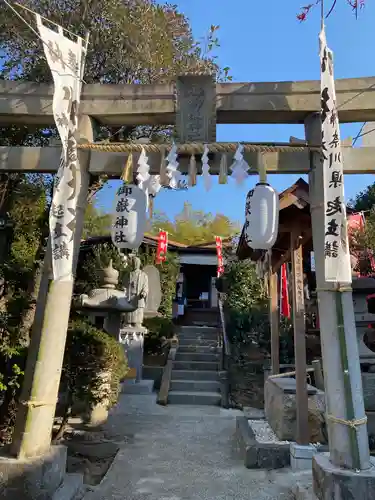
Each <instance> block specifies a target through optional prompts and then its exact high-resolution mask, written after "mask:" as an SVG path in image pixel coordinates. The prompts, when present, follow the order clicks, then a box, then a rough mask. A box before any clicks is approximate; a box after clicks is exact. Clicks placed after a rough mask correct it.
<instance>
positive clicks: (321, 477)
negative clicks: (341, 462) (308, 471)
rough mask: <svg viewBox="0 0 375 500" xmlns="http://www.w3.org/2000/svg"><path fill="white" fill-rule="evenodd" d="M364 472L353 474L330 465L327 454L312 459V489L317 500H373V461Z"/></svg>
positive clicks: (374, 486) (374, 468)
mask: <svg viewBox="0 0 375 500" xmlns="http://www.w3.org/2000/svg"><path fill="white" fill-rule="evenodd" d="M371 463H372V467H371V469H368V470H366V471H360V472H355V471H353V470H347V469H341V468H339V467H336V466H334V465H332V463H331V462H330V460H329V454H328V453H319V454H316V455H314V457H313V488H314V493H315V495H316V496H317V498H318V500H357V499H360V500H373V498H374V495H375V493H374V492H375V460H374V459H371Z"/></svg>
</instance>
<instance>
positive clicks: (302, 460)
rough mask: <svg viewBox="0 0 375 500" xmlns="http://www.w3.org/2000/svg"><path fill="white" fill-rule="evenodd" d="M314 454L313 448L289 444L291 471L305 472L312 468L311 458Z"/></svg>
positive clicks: (314, 449)
mask: <svg viewBox="0 0 375 500" xmlns="http://www.w3.org/2000/svg"><path fill="white" fill-rule="evenodd" d="M315 453H316V448H315V446H312V445H308V446H302V445H300V444H297V443H290V465H291V467H292V469H293V470H307V469H311V467H312V458H313V456H314V455H315Z"/></svg>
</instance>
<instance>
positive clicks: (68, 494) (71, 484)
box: [50, 474, 83, 500]
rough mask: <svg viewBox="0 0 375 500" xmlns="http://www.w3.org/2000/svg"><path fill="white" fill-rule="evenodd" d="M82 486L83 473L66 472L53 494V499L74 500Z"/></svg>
mask: <svg viewBox="0 0 375 500" xmlns="http://www.w3.org/2000/svg"><path fill="white" fill-rule="evenodd" d="M82 488H83V475H82V474H66V475H65V477H64V481H63V483H62V484H61V486H60V487H59V488H58V489H57V490H56V491H55V493H54V494H53V495H52V500H73V499H74V498H77V496H78V494H79V492H80V491H81V490H82ZM50 498H51V497H50Z"/></svg>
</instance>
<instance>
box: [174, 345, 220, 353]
mask: <svg viewBox="0 0 375 500" xmlns="http://www.w3.org/2000/svg"><path fill="white" fill-rule="evenodd" d="M178 352H179V353H188V352H196V353H208V354H209V353H211V354H219V353H220V349H219V348H218V347H217V346H211V345H181V344H180V345H179V346H178Z"/></svg>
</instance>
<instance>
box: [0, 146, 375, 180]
mask: <svg viewBox="0 0 375 500" xmlns="http://www.w3.org/2000/svg"><path fill="white" fill-rule="evenodd" d="M60 153H61V148H60V147H57V146H56V147H55V146H49V147H45V148H40V147H21V146H20V147H17V146H15V147H7V146H0V171H3V172H4V171H9V172H45V173H47V172H49V173H55V172H56V171H57V167H58V164H59V159H60ZM80 154H81V155H84V156H83V158H84V157H85V155H88V154H90V153H89V152H88V151H81V152H80ZM244 156H245V159H246V161H247V162H248V163H249V165H250V171H249V173H250V174H251V175H258V170H257V164H258V163H257V158H258V154H257V153H247V154H245V155H244ZM262 156H263V159H264V165H265V167H266V169H267V172H268V173H270V174H297V173H300V174H308V172H309V170H310V159H309V153H308V152H307V151H306V152H305V151H302V152H294V153H288V152H286V153H284V152H282V153H280V152H277V153H263V154H262ZM127 157H128V155H127V153H104V152H100V151H92V152H91V160H90V173H91V174H93V175H100V174H107V175H109V176H112V177H120V175H121V173H122V170H123V168H124V165H125V163H126V159H127ZM138 157H139V154H138V153H134V154H133V158H134V165H136V163H137V161H138ZM148 157H149V165H150V167H151V172H152V173H153V174H158V173H159V172H160V154H156V153H149V154H148ZM343 157H344V171H345V173H346V174H370V173H375V147H364V148H343ZM228 161H229V162H231V161H232V155H228ZM179 164H180V170H181V171H182V172H183V173H187V172H188V168H189V158H188V157H179ZM210 167H211V168H210V172H211V174H213V175H217V174H218V173H219V169H220V155H214V156H213V159H212V161H210ZM197 168H198V173H201V171H202V165H201V162H200V161H197Z"/></svg>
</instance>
